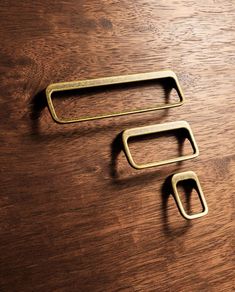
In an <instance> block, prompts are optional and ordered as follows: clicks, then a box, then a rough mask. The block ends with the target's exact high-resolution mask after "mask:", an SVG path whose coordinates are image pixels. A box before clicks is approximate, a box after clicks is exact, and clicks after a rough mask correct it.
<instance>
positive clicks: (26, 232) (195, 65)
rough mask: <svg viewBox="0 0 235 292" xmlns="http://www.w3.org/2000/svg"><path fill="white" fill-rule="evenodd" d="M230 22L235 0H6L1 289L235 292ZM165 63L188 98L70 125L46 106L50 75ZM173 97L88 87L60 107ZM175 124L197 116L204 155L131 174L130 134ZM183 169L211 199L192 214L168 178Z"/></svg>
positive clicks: (138, 150)
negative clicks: (126, 144)
mask: <svg viewBox="0 0 235 292" xmlns="http://www.w3.org/2000/svg"><path fill="white" fill-rule="evenodd" d="M234 19H235V3H234V1H232V0H224V1H212V0H211V1H194V0H193V1H186V0H182V1H174V0H170V1H163V0H160V1H155V0H150V1H145V0H144V1H140V0H137V1H96V0H94V1H89V0H88V1H77V0H76V1H75V0H74V1H66V0H65V1H61V0H59V1H43V0H40V1H29V0H25V1H10V0H9V1H7V0H2V1H1V3H0V36H1V43H0V71H1V82H0V117H1V123H0V135H1V136H0V139H1V140H0V141H1V143H0V170H1V176H0V177H1V183H0V190H1V191H0V239H1V240H0V290H1V291H232V287H233V279H234V268H235V267H234V233H235V228H234V195H235V147H234V145H235V114H234V112H235V95H234V74H235V53H234V45H235V32H234V30H235V26H234ZM162 69H171V70H173V71H175V72H176V74H177V76H178V77H179V80H180V84H181V86H182V88H183V90H184V94H185V97H186V100H187V101H186V103H185V105H183V106H182V107H179V108H175V109H169V110H163V111H158V112H154V113H146V114H139V115H132V116H125V117H117V118H113V119H106V120H100V121H96V122H94V121H93V122H92V121H91V122H84V123H80V124H70V125H59V124H56V123H55V122H54V121H53V120H52V119H51V116H50V114H49V111H48V109H47V107H46V102H45V94H44V89H45V88H46V86H47V85H48V84H50V83H54V82H63V81H73V80H80V79H87V78H99V77H103V76H115V75H122V74H134V73H141V72H151V71H159V70H162ZM169 92H170V89H169V88H168V85H167V84H158V85H157V86H153V84H147V85H143V86H136V87H135V86H134V87H132V88H124V89H123V88H114V89H112V90H110V89H107V90H105V92H101V91H98V92H95V93H94V92H84V95H83V96H82V98H81V99H79V97H78V95H77V94H75V95H74V96H72V97H71V98H70V102H69V105H68V108H65V103H66V102H67V101H68V99H67V98H64V97H63V96H62V97H61V99H60V98H58V107H59V108H60V109H61V110H64V109H65V111H66V112H67V113H68V112H73V111H75V110H77V109H79V108H80V109H82V110H83V111H84V112H85V111H86V110H88V109H89V111H93V113H95V114H96V113H98V111H99V110H100V109H102V108H104V104H107V106H111V107H112V108H114V109H116V107H122V106H125V107H126V106H127V107H128V105H130V102H132V103H133V105H137V106H142V105H148V103H152V102H154V101H155V99H156V98H158V99H164V98H169ZM86 96H87V98H86ZM80 105H81V107H79V106H80ZM90 105H92V106H90ZM69 108H71V111H70V110H68V109H69ZM176 120H186V121H188V122H189V123H190V125H191V127H192V130H193V132H194V135H195V139H196V141H197V143H198V146H199V150H200V155H199V157H198V158H196V159H194V160H191V161H185V162H182V163H180V164H174V165H168V166H164V167H159V168H152V169H145V170H135V169H132V168H131V167H130V166H129V164H128V162H127V160H126V158H125V156H124V153H123V151H122V146H121V142H120V141H121V140H120V133H121V132H122V131H123V130H125V129H128V128H131V127H138V126H145V125H150V124H155V123H164V122H169V121H176ZM165 138H166V140H167V139H168V138H169V137H165ZM167 141H168V140H167ZM159 143H160V144H159ZM170 143H171V144H169V143H164V142H162V141H159V140H158V139H144V140H138V141H135V142H134V143H133V145H132V152H133V153H134V154H133V155H135V157H136V159H139V160H142V159H143V157H144V158H145V159H146V160H149V161H152V160H154V159H155V160H156V155H158V157H159V155H160V156H161V155H162V156H164V155H167V153H168V151H170V150H171V149H174V151H176V152H179V153H182V152H183V151H184V145H183V141H180V139H179V137H177V136H176V139H175V140H170ZM159 145H161V147H159ZM187 170H193V171H195V172H196V173H197V175H198V177H199V179H200V182H201V185H202V188H203V192H204V194H205V197H206V200H207V203H208V208H209V213H208V215H206V216H205V217H203V218H200V219H197V220H192V221H190V222H189V221H186V220H184V219H183V218H182V217H181V216H180V214H179V212H178V210H177V207H176V204H175V202H174V200H173V198H172V195H169V194H170V189H169V184H168V180H166V178H167V177H169V176H170V175H171V174H172V173H174V172H180V171H187ZM194 204H196V198H195V197H193V196H192V197H191V201H190V203H189V208H191V207H192V208H193V206H194ZM190 206H191V207H190Z"/></svg>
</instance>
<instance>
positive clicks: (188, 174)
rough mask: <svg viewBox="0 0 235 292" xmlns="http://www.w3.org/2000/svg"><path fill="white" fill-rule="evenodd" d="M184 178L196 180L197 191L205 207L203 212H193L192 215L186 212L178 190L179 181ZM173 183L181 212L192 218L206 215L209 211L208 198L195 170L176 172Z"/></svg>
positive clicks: (186, 217)
mask: <svg viewBox="0 0 235 292" xmlns="http://www.w3.org/2000/svg"><path fill="white" fill-rule="evenodd" d="M183 180H185V181H187V180H194V181H195V183H196V187H197V191H198V196H199V199H200V201H201V204H202V207H203V211H202V212H200V213H197V214H192V215H189V214H187V213H186V212H185V210H184V207H183V205H182V203H181V200H180V197H179V193H178V191H177V183H178V182H179V181H183ZM171 183H172V189H173V194H174V197H175V200H176V204H177V207H178V209H179V211H180V214H181V215H182V216H183V217H184V218H185V219H188V220H190V219H195V218H199V217H202V216H204V215H206V214H207V213H208V207H207V203H206V199H205V197H204V194H203V191H202V188H201V185H200V182H199V179H198V177H197V175H196V173H195V172H193V171H186V172H181V173H176V174H174V175H173V176H172V178H171Z"/></svg>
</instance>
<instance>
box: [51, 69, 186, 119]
mask: <svg viewBox="0 0 235 292" xmlns="http://www.w3.org/2000/svg"><path fill="white" fill-rule="evenodd" d="M163 78H171V79H173V80H174V82H175V89H176V91H177V93H178V95H179V101H178V102H175V103H169V104H159V105H156V106H155V107H151V108H141V109H135V110H126V111H124V112H117V113H109V114H103V115H98V116H88V117H77V118H73V119H62V118H59V117H58V116H57V114H56V111H55V107H54V104H53V102H52V94H53V92H61V91H68V90H74V89H82V88H91V87H101V86H107V85H115V84H124V83H132V82H139V81H148V80H157V79H163ZM46 97H47V103H48V107H49V110H50V113H51V116H52V118H53V119H54V120H55V121H56V122H58V123H62V124H67V123H75V122H82V121H88V120H98V119H103V118H109V117H116V116H123V115H129V114H135V113H143V112H150V111H155V110H159V109H166V108H171V107H176V106H180V105H182V104H183V103H184V101H185V99H184V95H183V92H182V89H181V87H180V84H179V81H178V78H177V76H176V74H175V73H174V72H173V71H170V70H169V71H159V72H150V73H141V74H133V75H123V76H114V77H104V78H98V79H88V80H81V81H72V82H61V83H54V84H50V85H49V86H48V87H47V88H46Z"/></svg>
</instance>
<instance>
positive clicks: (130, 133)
mask: <svg viewBox="0 0 235 292" xmlns="http://www.w3.org/2000/svg"><path fill="white" fill-rule="evenodd" d="M177 129H186V130H187V131H188V133H189V138H190V142H191V146H192V149H193V151H194V152H193V154H190V155H185V156H180V157H178V158H173V159H166V160H162V161H159V162H151V163H145V164H137V163H136V162H135V161H134V159H133V157H132V154H131V152H130V148H129V146H128V139H129V138H130V137H136V136H143V135H147V134H154V133H160V132H167V131H170V130H177ZM122 142H123V147H124V153H125V155H126V158H127V160H128V162H129V164H130V165H131V166H132V167H133V168H135V169H144V168H149V167H155V166H162V165H165V164H170V163H175V162H180V161H184V160H188V159H192V158H195V157H197V156H198V155H199V149H198V146H197V143H196V140H195V138H194V135H193V132H192V129H191V127H190V125H189V123H188V122H186V121H177V122H169V123H165V124H156V125H150V126H145V127H139V128H132V129H127V130H125V131H123V132H122Z"/></svg>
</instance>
